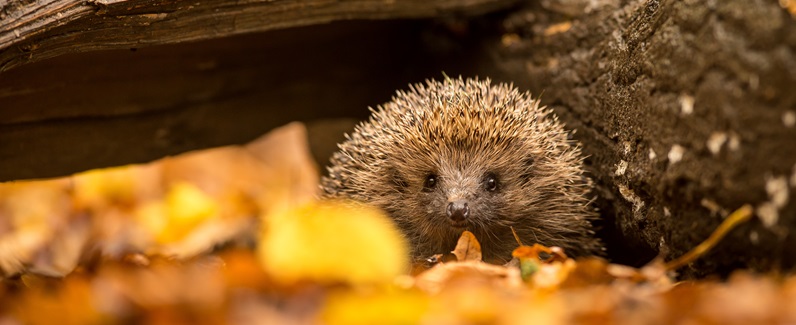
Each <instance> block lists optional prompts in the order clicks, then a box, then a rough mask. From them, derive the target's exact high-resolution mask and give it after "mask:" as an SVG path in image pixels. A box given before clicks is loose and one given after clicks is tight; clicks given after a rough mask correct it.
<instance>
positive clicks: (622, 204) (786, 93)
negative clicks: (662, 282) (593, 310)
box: [495, 0, 796, 276]
mask: <svg viewBox="0 0 796 325" xmlns="http://www.w3.org/2000/svg"><path fill="white" fill-rule="evenodd" d="M788 6H790V7H788ZM794 7H796V5H794V4H793V3H789V2H788V1H780V2H779V3H778V2H777V1H763V0H757V1H748V0H723V1H710V0H702V1H700V0H690V1H674V0H647V1H636V0H632V1H618V0H604V1H585V0H583V1H578V0H573V1H566V0H548V1H541V4H540V5H539V6H532V7H531V8H527V9H525V10H522V11H519V12H516V13H514V14H513V15H512V16H511V17H509V18H507V19H506V20H505V21H504V26H506V28H507V33H506V34H505V35H504V36H503V38H502V43H501V44H500V45H496V46H495V48H498V50H497V51H496V53H497V54H498V55H497V60H496V61H497V62H498V64H499V65H500V66H501V67H502V69H501V70H502V71H503V73H505V74H506V76H507V78H510V79H514V80H517V81H518V82H519V83H521V84H523V85H525V86H527V87H529V88H530V89H533V90H535V91H542V90H543V91H544V94H543V96H542V98H543V102H546V103H547V104H548V105H550V106H552V107H554V108H555V109H556V110H557V111H558V112H559V114H560V115H561V116H562V118H563V119H564V120H565V121H566V122H567V124H568V125H569V126H570V127H572V128H575V129H577V130H578V133H577V134H576V137H577V138H578V139H579V140H580V141H582V142H583V145H584V148H585V149H584V151H585V152H586V153H587V154H588V155H590V158H589V163H590V164H591V171H592V174H593V175H594V177H595V178H596V179H597V181H598V191H597V194H599V196H600V198H601V202H600V206H601V207H602V208H603V209H602V210H603V214H604V215H606V217H608V218H613V217H615V222H616V225H617V227H618V228H619V232H620V233H621V234H622V236H623V237H624V238H623V239H621V240H618V241H614V242H611V243H610V244H612V245H611V247H609V248H610V249H612V250H613V251H614V252H613V254H612V255H613V256H617V253H618V255H623V253H622V252H629V251H634V252H635V253H636V254H624V255H625V256H628V255H629V256H634V255H635V256H636V257H638V256H639V255H638V254H639V253H642V255H646V256H647V257H652V255H654V254H655V253H656V252H661V253H663V254H664V255H665V256H667V257H668V258H671V257H676V256H679V255H681V254H683V253H684V252H685V251H687V250H688V249H690V248H692V247H694V246H695V245H696V244H698V243H699V242H700V241H702V240H704V239H705V238H707V236H708V235H709V233H710V232H711V231H712V230H713V229H714V228H715V227H716V226H717V225H718V224H719V223H720V222H721V220H722V218H723V217H725V216H726V215H727V214H728V212H731V211H732V210H734V209H736V208H738V207H740V206H741V205H743V204H745V203H749V204H752V205H754V207H755V208H756V214H757V216H758V218H757V219H755V220H754V221H752V222H751V223H750V224H747V225H744V226H742V227H741V228H740V229H737V230H735V231H734V232H732V234H731V236H730V238H729V239H726V240H724V241H723V242H722V243H721V244H720V245H719V246H718V247H717V249H716V250H715V251H714V252H713V253H711V254H709V255H708V256H706V257H705V258H704V259H702V260H701V261H699V262H698V263H695V264H693V265H691V266H690V269H687V270H685V273H686V275H695V276H698V275H702V274H706V273H709V272H714V271H718V272H729V271H730V270H732V269H733V268H736V267H751V268H754V269H770V268H772V267H784V268H793V267H794V263H796V195H794V193H796V125H795V124H796V55H794V54H795V53H796V20H794V19H793V17H792V16H790V15H789V13H788V10H791V14H794V13H796V11H795V10H794ZM609 227H610V224H609ZM645 251H646V253H644V252H645Z"/></svg>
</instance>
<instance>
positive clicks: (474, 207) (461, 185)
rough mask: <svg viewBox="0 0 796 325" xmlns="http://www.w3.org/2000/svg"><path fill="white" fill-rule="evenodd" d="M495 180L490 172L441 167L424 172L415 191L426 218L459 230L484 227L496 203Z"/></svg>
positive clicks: (497, 183) (498, 195)
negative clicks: (421, 181)
mask: <svg viewBox="0 0 796 325" xmlns="http://www.w3.org/2000/svg"><path fill="white" fill-rule="evenodd" d="M499 185H500V184H499V179H498V176H497V174H496V173H494V172H492V171H486V172H484V171H481V170H472V169H469V170H468V169H465V170H462V169H458V168H455V167H454V168H451V167H450V166H445V168H440V169H438V170H436V171H429V172H426V173H424V176H423V184H422V187H421V188H420V192H419V193H418V194H417V197H418V199H419V201H420V202H421V206H423V207H424V209H425V214H426V217H427V218H428V219H430V220H429V221H431V222H432V223H434V224H436V225H438V226H442V227H452V228H454V229H456V230H459V231H461V230H463V229H467V228H473V227H484V226H487V225H488V223H489V221H490V219H494V218H495V217H496V216H495V209H494V208H493V207H494V206H497V205H499V204H500V201H501V200H500V198H501V197H500V193H499V192H498V190H499Z"/></svg>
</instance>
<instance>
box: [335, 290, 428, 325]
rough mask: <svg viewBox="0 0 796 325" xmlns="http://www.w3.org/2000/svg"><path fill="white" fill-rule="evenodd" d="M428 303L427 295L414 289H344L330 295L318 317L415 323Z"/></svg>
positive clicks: (337, 320)
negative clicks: (369, 291)
mask: <svg viewBox="0 0 796 325" xmlns="http://www.w3.org/2000/svg"><path fill="white" fill-rule="evenodd" d="M428 305H429V299H428V296H426V295H423V294H421V293H419V292H416V291H397V292H392V293H384V292H382V293H376V294H374V293H369V294H367V293H360V292H356V291H344V292H337V293H335V294H331V295H330V296H329V298H328V300H327V302H326V304H325V306H324V309H323V310H322V311H321V318H322V320H323V323H325V324H351V325H355V324H365V325H369V324H418V323H420V321H421V318H422V317H423V315H424V314H425V313H426V312H427V310H428Z"/></svg>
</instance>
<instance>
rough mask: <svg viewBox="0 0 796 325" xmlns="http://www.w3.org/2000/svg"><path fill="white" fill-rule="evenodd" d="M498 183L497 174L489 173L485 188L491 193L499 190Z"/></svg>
mask: <svg viewBox="0 0 796 325" xmlns="http://www.w3.org/2000/svg"><path fill="white" fill-rule="evenodd" d="M497 186H498V181H497V176H495V174H492V173H489V174H487V175H486V177H484V188H485V189H486V190H487V191H489V192H494V191H495V190H497Z"/></svg>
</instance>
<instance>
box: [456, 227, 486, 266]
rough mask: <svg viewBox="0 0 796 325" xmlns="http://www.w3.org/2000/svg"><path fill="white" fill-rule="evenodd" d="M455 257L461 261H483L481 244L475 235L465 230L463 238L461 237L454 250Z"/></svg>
mask: <svg viewBox="0 0 796 325" xmlns="http://www.w3.org/2000/svg"><path fill="white" fill-rule="evenodd" d="M453 255H456V259H457V260H459V261H460V262H461V261H480V260H481V244H480V243H478V239H476V238H475V235H473V233H471V232H469V231H467V230H465V231H464V232H463V233H462V236H461V237H459V242H458V243H456V248H455V249H454V250H453Z"/></svg>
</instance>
